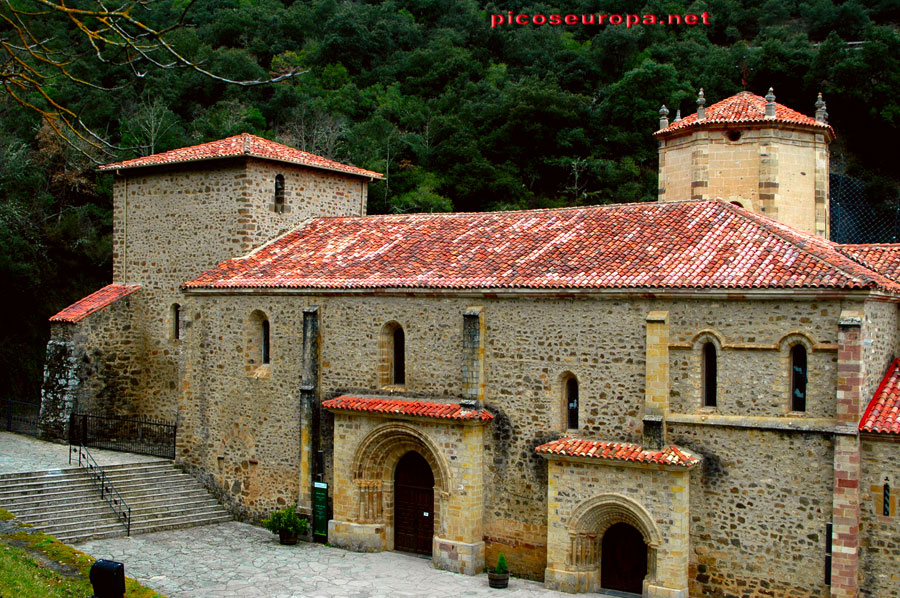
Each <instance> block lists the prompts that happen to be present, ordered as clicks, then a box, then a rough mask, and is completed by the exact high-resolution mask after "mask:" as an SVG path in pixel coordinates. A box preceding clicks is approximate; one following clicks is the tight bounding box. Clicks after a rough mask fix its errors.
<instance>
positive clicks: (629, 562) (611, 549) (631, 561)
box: [600, 523, 647, 595]
mask: <svg viewBox="0 0 900 598" xmlns="http://www.w3.org/2000/svg"><path fill="white" fill-rule="evenodd" d="M645 577H647V545H646V544H645V543H644V537H643V536H642V535H641V532H639V531H638V530H636V529H635V528H634V527H632V526H630V525H628V524H627V523H616V524H613V525H612V526H610V528H609V529H608V530H606V533H605V534H603V545H602V551H601V555H600V585H601V586H602V587H603V589H606V590H619V591H621V592H631V593H633V594H638V595H640V594H641V593H642V592H643V589H644V578H645Z"/></svg>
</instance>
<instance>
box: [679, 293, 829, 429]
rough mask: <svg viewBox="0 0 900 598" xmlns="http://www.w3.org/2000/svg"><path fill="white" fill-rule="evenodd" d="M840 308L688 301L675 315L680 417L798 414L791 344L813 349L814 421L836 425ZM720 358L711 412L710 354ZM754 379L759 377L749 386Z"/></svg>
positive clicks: (810, 399)
mask: <svg viewBox="0 0 900 598" xmlns="http://www.w3.org/2000/svg"><path fill="white" fill-rule="evenodd" d="M840 312H841V304H840V303H838V302H835V301H820V302H819V301H813V302H808V301H752V302H751V301H723V302H712V303H708V302H699V301H697V302H685V303H684V305H683V306H680V307H679V308H678V309H677V310H672V311H671V312H670V322H671V324H670V326H671V331H672V332H671V338H670V345H669V351H670V356H671V357H670V361H671V377H672V379H671V396H670V399H669V409H670V410H671V411H672V412H674V413H706V414H710V415H713V414H721V415H732V416H749V415H752V416H757V417H761V416H762V417H783V416H785V415H787V413H788V412H789V411H790V410H791V401H790V394H791V389H790V381H791V364H790V358H789V351H790V345H791V343H794V342H801V343H803V344H804V346H806V347H807V358H808V384H807V410H806V414H805V416H806V417H816V418H833V417H834V391H835V384H836V383H837V345H836V342H837V321H838V318H839V316H840ZM705 342H713V344H714V345H715V346H716V349H717V352H718V360H717V365H718V376H717V381H718V384H717V390H718V392H717V405H716V407H715V408H714V409H711V408H704V406H703V392H702V376H701V360H702V349H703V344H704V343H705ZM748 372H753V375H752V384H748V382H749V380H748Z"/></svg>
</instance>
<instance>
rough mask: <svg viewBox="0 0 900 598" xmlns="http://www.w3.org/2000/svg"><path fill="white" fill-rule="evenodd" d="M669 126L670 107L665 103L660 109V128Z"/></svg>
mask: <svg viewBox="0 0 900 598" xmlns="http://www.w3.org/2000/svg"><path fill="white" fill-rule="evenodd" d="M668 126H669V109H668V108H666V105H665V104H663V105H662V108H660V109H659V128H660V129H665V128H666V127H668Z"/></svg>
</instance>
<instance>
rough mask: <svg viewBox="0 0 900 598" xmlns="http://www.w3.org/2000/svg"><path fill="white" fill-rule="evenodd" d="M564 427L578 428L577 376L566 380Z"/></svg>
mask: <svg viewBox="0 0 900 598" xmlns="http://www.w3.org/2000/svg"><path fill="white" fill-rule="evenodd" d="M566 427H568V428H569V429H570V430H577V429H578V378H576V377H575V376H572V377H571V378H569V379H568V380H566Z"/></svg>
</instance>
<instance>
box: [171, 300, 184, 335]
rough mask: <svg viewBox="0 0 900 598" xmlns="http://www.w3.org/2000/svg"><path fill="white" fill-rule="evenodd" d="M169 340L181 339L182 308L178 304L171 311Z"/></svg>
mask: <svg viewBox="0 0 900 598" xmlns="http://www.w3.org/2000/svg"><path fill="white" fill-rule="evenodd" d="M169 338H170V339H172V340H176V341H177V340H178V339H180V338H181V306H180V305H178V304H177V303H173V304H172V307H171V308H170V309H169Z"/></svg>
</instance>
